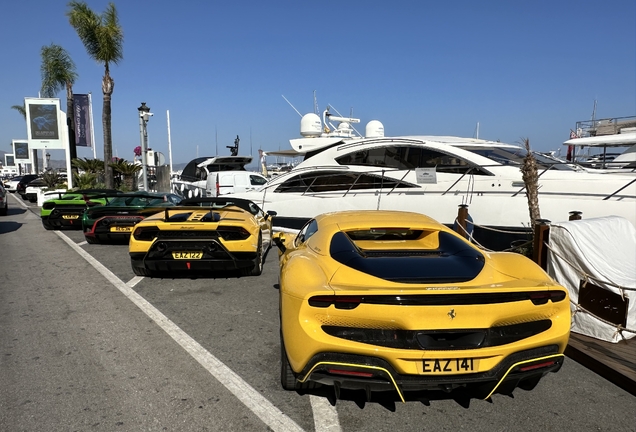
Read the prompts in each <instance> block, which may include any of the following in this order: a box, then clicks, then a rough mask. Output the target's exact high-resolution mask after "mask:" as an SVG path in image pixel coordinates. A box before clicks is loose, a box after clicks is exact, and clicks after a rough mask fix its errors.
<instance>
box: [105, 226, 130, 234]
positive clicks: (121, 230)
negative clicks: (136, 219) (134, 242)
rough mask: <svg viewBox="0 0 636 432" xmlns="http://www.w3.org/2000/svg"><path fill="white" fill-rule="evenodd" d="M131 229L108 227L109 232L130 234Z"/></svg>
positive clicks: (128, 227) (127, 227)
mask: <svg viewBox="0 0 636 432" xmlns="http://www.w3.org/2000/svg"><path fill="white" fill-rule="evenodd" d="M132 229H133V227H130V226H114V227H110V232H128V233H129V232H132Z"/></svg>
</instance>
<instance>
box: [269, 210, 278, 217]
mask: <svg viewBox="0 0 636 432" xmlns="http://www.w3.org/2000/svg"><path fill="white" fill-rule="evenodd" d="M267 214H268V215H270V216H271V217H274V216H276V215H277V214H278V213H277V212H275V211H274V210H267Z"/></svg>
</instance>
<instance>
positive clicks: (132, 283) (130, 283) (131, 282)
mask: <svg viewBox="0 0 636 432" xmlns="http://www.w3.org/2000/svg"><path fill="white" fill-rule="evenodd" d="M143 279H144V277H143V276H135V277H134V278H132V279H131V280H129V281H128V282H126V286H127V287H128V288H133V287H134V286H135V285H137V284H138V283H139V282H141V281H142V280H143Z"/></svg>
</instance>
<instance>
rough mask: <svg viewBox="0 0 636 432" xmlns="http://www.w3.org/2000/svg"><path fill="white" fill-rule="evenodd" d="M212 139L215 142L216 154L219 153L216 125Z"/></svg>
mask: <svg viewBox="0 0 636 432" xmlns="http://www.w3.org/2000/svg"><path fill="white" fill-rule="evenodd" d="M214 141H215V142H216V153H215V154H216V155H217V156H218V155H219V133H218V131H217V130H216V126H214Z"/></svg>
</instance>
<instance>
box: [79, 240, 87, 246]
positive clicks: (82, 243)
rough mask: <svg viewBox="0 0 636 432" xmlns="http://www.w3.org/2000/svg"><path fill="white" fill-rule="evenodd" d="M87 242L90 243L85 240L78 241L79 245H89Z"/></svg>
mask: <svg viewBox="0 0 636 432" xmlns="http://www.w3.org/2000/svg"><path fill="white" fill-rule="evenodd" d="M87 244H88V242H87V241H83V242H79V243H77V245H78V246H84V245H87Z"/></svg>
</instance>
